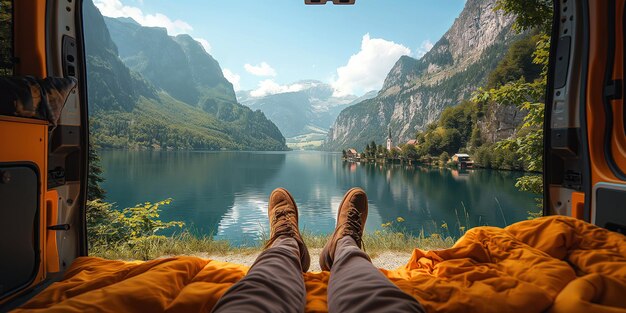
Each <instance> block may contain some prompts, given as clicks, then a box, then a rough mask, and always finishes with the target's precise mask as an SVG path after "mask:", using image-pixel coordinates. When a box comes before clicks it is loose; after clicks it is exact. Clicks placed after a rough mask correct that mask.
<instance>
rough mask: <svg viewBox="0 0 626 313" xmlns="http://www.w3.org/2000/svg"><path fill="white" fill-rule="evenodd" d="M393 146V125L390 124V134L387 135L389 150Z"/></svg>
mask: <svg viewBox="0 0 626 313" xmlns="http://www.w3.org/2000/svg"><path fill="white" fill-rule="evenodd" d="M392 148H393V140H392V139H391V126H389V134H388V135H387V151H391V149H392Z"/></svg>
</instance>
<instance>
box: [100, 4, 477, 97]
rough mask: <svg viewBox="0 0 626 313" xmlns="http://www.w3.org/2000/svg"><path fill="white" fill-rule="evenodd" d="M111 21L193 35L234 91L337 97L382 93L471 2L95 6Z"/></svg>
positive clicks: (260, 94)
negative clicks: (391, 74)
mask: <svg viewBox="0 0 626 313" xmlns="http://www.w3.org/2000/svg"><path fill="white" fill-rule="evenodd" d="M94 3H95V4H96V6H98V8H100V10H101V12H102V13H103V14H104V15H107V16H113V17H118V16H129V17H133V18H134V19H135V20H137V21H138V22H139V23H140V24H142V25H146V26H161V27H166V28H167V29H168V33H169V34H170V35H176V34H180V33H188V34H190V35H192V36H193V37H194V38H196V39H197V40H199V41H201V42H202V43H203V45H204V46H205V49H206V50H208V52H209V53H210V54H211V55H212V56H213V57H214V58H215V59H217V60H218V61H219V62H220V65H221V67H222V69H223V70H224V72H225V76H226V77H227V78H228V79H229V80H230V81H231V82H232V83H233V84H234V85H235V87H236V89H240V90H254V91H255V93H254V94H256V95H258V96H262V95H266V94H271V93H277V92H283V91H288V90H297V89H298V88H299V85H297V84H294V83H295V82H297V81H299V80H303V79H316V80H320V81H323V82H326V83H330V84H332V85H333V87H335V89H336V91H337V94H338V95H342V94H356V95H361V94H363V93H365V92H367V91H369V90H374V89H376V90H377V89H380V87H381V86H382V82H383V80H384V78H385V76H386V74H387V72H388V71H389V70H390V69H391V67H392V66H393V64H394V63H395V61H397V59H398V58H399V57H400V56H402V55H405V54H408V55H411V56H413V57H420V56H421V55H422V54H423V53H424V52H425V51H427V50H428V49H429V48H430V47H431V46H432V44H433V43H435V42H436V41H437V40H438V39H439V38H440V37H441V36H442V35H443V34H444V33H445V31H446V30H447V29H448V28H449V27H450V25H452V23H453V21H454V19H455V18H456V17H457V16H458V15H459V13H460V12H461V10H462V9H463V6H464V4H465V0H357V3H356V5H354V6H336V5H332V3H330V2H329V3H328V4H327V5H324V6H305V5H304V1H303V0H262V1H259V0H221V1H217V0H186V1H185V0H177V1H175V0H94Z"/></svg>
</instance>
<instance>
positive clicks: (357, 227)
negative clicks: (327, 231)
mask: <svg viewBox="0 0 626 313" xmlns="http://www.w3.org/2000/svg"><path fill="white" fill-rule="evenodd" d="M344 225H345V228H344V231H343V235H348V236H351V237H352V238H354V241H356V243H357V245H359V246H362V245H363V238H362V235H363V225H361V211H359V210H358V209H357V208H355V207H354V206H350V208H349V209H348V218H347V219H346V221H345V223H344Z"/></svg>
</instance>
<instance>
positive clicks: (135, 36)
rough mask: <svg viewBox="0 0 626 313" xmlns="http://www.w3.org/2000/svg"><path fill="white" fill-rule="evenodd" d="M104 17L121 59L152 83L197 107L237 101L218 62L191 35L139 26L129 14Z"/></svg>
mask: <svg viewBox="0 0 626 313" xmlns="http://www.w3.org/2000/svg"><path fill="white" fill-rule="evenodd" d="M104 21H105V23H106V26H107V28H108V29H109V31H110V33H111V38H112V40H113V42H115V44H116V45H117V47H118V48H119V57H120V58H121V59H122V61H123V62H124V63H125V64H126V65H127V66H128V67H129V68H130V69H131V70H133V71H135V72H137V73H139V74H141V75H142V76H143V77H145V78H146V79H147V80H148V81H150V82H151V83H152V84H153V85H154V86H155V87H157V88H160V89H163V90H165V91H167V92H168V93H169V94H170V95H171V96H172V97H174V98H176V99H178V100H180V101H183V102H185V103H189V104H193V105H198V106H200V107H203V106H206V105H208V106H209V107H212V106H214V105H215V103H214V102H217V103H218V104H221V103H236V102H237V99H236V97H235V92H234V90H233V86H232V84H231V83H230V82H229V81H228V80H226V78H224V75H223V74H222V69H221V68H220V65H219V63H218V62H217V61H216V60H215V59H214V58H213V57H212V56H211V55H210V54H208V53H207V52H206V51H204V48H203V47H202V45H201V44H200V43H199V42H197V41H195V40H194V39H193V38H191V36H189V35H178V36H176V37H173V36H169V35H168V34H167V31H166V30H165V28H161V27H143V26H141V25H139V24H138V23H137V22H135V21H134V20H132V19H130V18H109V17H105V18H104ZM207 102H208V103H207Z"/></svg>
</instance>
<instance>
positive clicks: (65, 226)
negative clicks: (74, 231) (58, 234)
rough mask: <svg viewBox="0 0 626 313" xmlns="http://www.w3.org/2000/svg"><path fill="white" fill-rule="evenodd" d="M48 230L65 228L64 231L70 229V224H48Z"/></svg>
mask: <svg viewBox="0 0 626 313" xmlns="http://www.w3.org/2000/svg"><path fill="white" fill-rule="evenodd" d="M48 230H56V231H60V230H65V231H68V230H70V224H59V225H52V226H48Z"/></svg>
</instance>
